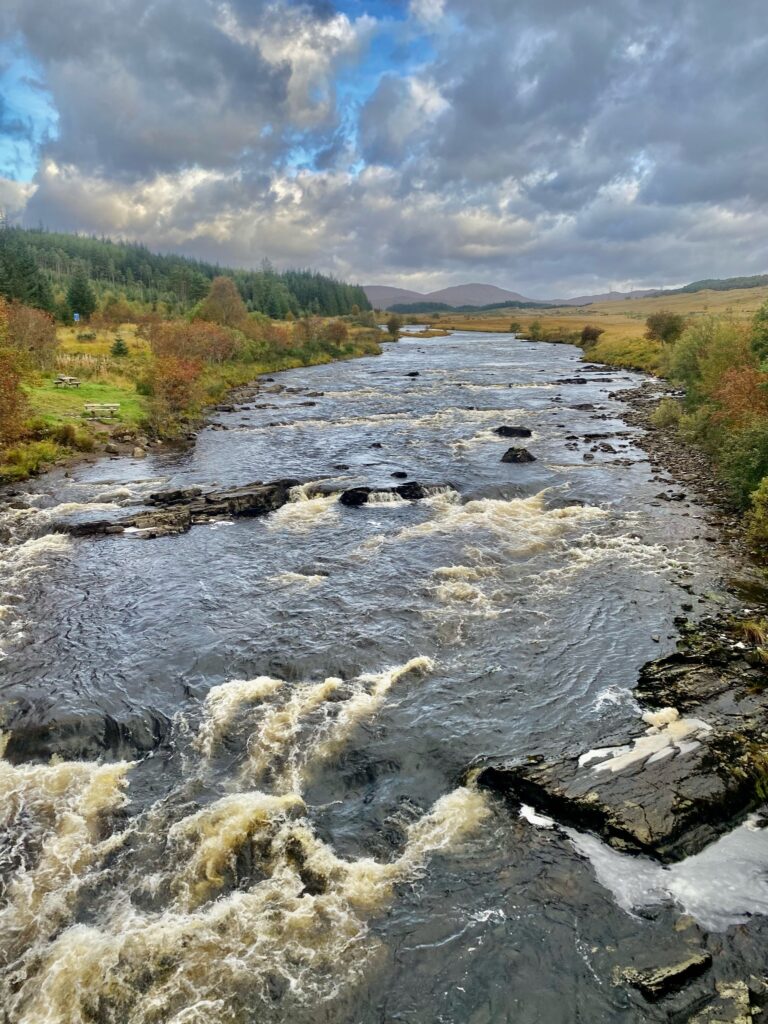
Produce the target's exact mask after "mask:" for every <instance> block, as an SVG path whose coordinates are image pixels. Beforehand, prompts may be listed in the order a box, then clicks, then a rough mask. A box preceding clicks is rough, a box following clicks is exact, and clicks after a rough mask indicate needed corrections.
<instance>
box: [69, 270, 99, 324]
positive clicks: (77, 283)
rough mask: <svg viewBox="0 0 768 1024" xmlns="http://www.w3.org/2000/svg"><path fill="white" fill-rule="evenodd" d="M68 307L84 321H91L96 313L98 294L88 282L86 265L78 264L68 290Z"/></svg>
mask: <svg viewBox="0 0 768 1024" xmlns="http://www.w3.org/2000/svg"><path fill="white" fill-rule="evenodd" d="M67 305H68V306H69V308H70V310H71V311H72V313H79V314H80V316H81V317H82V318H83V320H90V318H91V316H92V315H93V314H94V312H95V311H96V294H95V292H94V290H93V288H92V287H91V282H90V281H89V280H88V274H87V273H86V270H85V265H84V264H82V263H78V265H77V269H76V270H75V273H74V274H73V276H72V280H71V281H70V283H69V288H68V289H67Z"/></svg>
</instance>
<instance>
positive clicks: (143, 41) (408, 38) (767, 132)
mask: <svg viewBox="0 0 768 1024" xmlns="http://www.w3.org/2000/svg"><path fill="white" fill-rule="evenodd" d="M364 15H367V17H364ZM390 15H391V16H390ZM355 18H357V19H359V20H358V21H355V20H354V19H355ZM375 19H378V21H376V20H375ZM0 28H2V29H4V30H5V31H6V32H7V33H8V34H9V35H13V34H18V36H19V38H21V39H22V40H23V42H24V45H25V46H26V47H27V48H28V50H29V52H30V54H31V55H32V57H34V59H35V60H36V61H37V62H38V64H39V66H40V67H41V69H42V71H43V73H44V76H45V81H46V84H47V87H48V88H49V89H50V92H51V94H52V97H53V101H54V103H55V106H56V108H57V110H58V112H59V119H60V120H59V137H58V139H56V140H49V141H48V142H46V144H45V145H44V147H43V151H42V153H41V157H42V163H41V169H40V172H39V174H38V177H37V179H36V185H37V192H36V194H35V196H34V197H33V198H32V199H31V200H30V201H29V204H28V207H27V209H28V218H29V219H30V220H33V219H37V218H38V217H42V218H43V219H44V220H46V221H47V222H49V223H52V224H54V223H55V224H61V225H63V226H67V227H74V228H83V229H88V230H102V231H113V232H119V233H123V234H129V235H130V234H133V235H134V236H136V237H140V238H142V239H144V240H145V241H148V242H149V243H150V244H156V245H161V246H163V247H164V248H168V247H176V248H180V249H186V250H187V251H194V252H198V253H203V252H206V253H208V254H211V253H215V255H216V256H217V257H218V258H221V259H233V260H234V259H237V260H245V261H249V262H257V261H258V260H259V259H261V257H262V256H263V255H271V256H273V257H274V258H275V259H277V260H281V259H282V260H284V261H291V262H301V263H304V262H310V261H311V262H314V263H316V264H318V265H319V266H322V267H325V268H327V269H332V270H335V271H336V272H339V273H344V274H349V275H351V276H354V277H358V278H360V277H363V278H366V279H381V280H397V279H399V280H400V281H402V283H404V284H405V283H407V284H412V285H416V286H418V285H419V283H423V284H424V285H425V286H428V285H439V284H441V283H443V282H448V283H450V282H453V281H457V280H461V279H466V278H467V277H471V278H475V277H477V276H478V274H479V273H482V276H483V277H484V278H485V279H487V280H494V281H496V282H497V283H499V284H506V285H508V286H510V287H516V288H518V289H520V290H523V291H525V290H527V291H533V292H535V293H536V294H538V295H540V296H546V295H551V294H552V293H553V292H557V291H564V290H565V291H567V290H572V291H585V290H592V289H593V288H594V289H599V290H603V289H604V288H605V287H606V286H608V285H610V284H617V285H622V284H634V285H638V286H640V285H646V284H648V285H655V284H659V283H663V282H664V281H669V282H679V281H684V280H686V279H690V278H693V277H697V276H711V275H717V274H729V273H741V272H750V271H757V270H766V269H768V251H767V249H766V243H765V242H764V241H763V239H764V238H766V237H767V235H766V228H768V75H766V73H765V71H766V67H768V10H767V9H766V7H765V3H764V0H759V2H758V0H734V2H733V3H731V4H728V5H725V4H722V2H721V0H587V2H584V3H578V4H577V3H574V2H573V0H515V2H514V3H511V2H510V0H412V2H411V5H410V16H409V15H408V8H407V7H406V6H405V5H403V4H401V3H398V4H390V5H387V4H382V3H381V2H379V0H377V2H375V3H374V2H373V0H369V2H367V3H366V2H364V0H344V2H341V0H339V2H337V3H335V4H331V3H330V2H327V0H316V2H314V0H270V2H268V0H263V2H262V0H231V2H230V3H228V4H226V3H225V4H222V3H219V2H218V0H185V2H184V3H181V2H180V0H154V2H150V0H100V3H99V4H97V5H95V4H93V3H92V0H60V2H58V3H57V5H56V6H55V7H53V6H52V5H51V4H50V3H49V2H48V0H5V4H4V5H3V12H2V13H0ZM377 33H378V35H377ZM383 37H386V46H385V47H383V48H382V47H379V48H378V50H377V53H379V54H380V53H382V52H390V53H397V52H399V48H402V50H403V52H406V51H407V52H409V53H411V54H412V53H414V52H415V53H417V54H419V55H421V56H420V62H419V60H416V61H413V60H410V61H409V64H408V69H407V70H406V68H405V66H404V65H398V64H397V63H395V64H394V65H392V66H390V67H388V68H385V69H384V74H382V75H381V76H380V77H379V78H378V82H377V81H376V80H375V79H374V81H373V82H372V83H371V85H370V88H369V87H368V86H367V85H366V87H365V90H364V91H363V88H362V84H360V85H359V86H358V87H350V75H351V76H352V79H353V80H354V76H355V72H354V70H352V71H350V68H354V66H355V65H354V61H358V65H357V67H358V75H359V82H360V83H362V82H363V81H365V82H366V83H368V81H369V79H368V78H366V71H367V70H368V68H367V65H365V64H362V63H360V62H361V61H362V60H363V55H364V54H365V53H366V45H367V42H368V41H369V40H370V39H379V40H381V39H382V38H383ZM342 70H343V71H344V74H345V75H346V76H347V78H346V87H345V88H346V91H343V90H340V89H339V80H340V79H339V76H340V75H341V74H342ZM339 95H341V96H343V97H346V99H344V100H343V101H342V102H341V103H340V101H339ZM1 113H2V111H1V110H0V114H1ZM291 167H293V168H311V170H302V171H299V172H296V171H291Z"/></svg>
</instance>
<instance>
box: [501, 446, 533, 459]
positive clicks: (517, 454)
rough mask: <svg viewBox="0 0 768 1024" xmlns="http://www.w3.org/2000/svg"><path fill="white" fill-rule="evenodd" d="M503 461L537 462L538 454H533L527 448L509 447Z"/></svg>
mask: <svg viewBox="0 0 768 1024" xmlns="http://www.w3.org/2000/svg"><path fill="white" fill-rule="evenodd" d="M501 461H502V462H535V461H536V456H535V455H531V453H530V452H529V451H528V449H527V448H508V449H507V450H506V451H505V452H504V454H503V455H502V457H501Z"/></svg>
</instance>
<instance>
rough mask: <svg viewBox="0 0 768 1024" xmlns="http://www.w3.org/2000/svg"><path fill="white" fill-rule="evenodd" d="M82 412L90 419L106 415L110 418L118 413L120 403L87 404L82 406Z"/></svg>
mask: <svg viewBox="0 0 768 1024" xmlns="http://www.w3.org/2000/svg"><path fill="white" fill-rule="evenodd" d="M83 411H84V412H85V413H86V414H87V415H89V416H91V417H93V416H105V415H107V413H108V414H109V415H110V416H116V415H117V413H118V412H119V411H120V403H119V402H115V403H111V402H88V403H87V404H86V405H84V406H83Z"/></svg>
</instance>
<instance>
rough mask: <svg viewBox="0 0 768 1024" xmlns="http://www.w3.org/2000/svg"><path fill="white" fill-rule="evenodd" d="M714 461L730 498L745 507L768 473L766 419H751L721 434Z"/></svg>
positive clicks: (767, 429) (767, 424)
mask: <svg viewBox="0 0 768 1024" xmlns="http://www.w3.org/2000/svg"><path fill="white" fill-rule="evenodd" d="M717 461H718V464H719V467H720V473H721V476H722V477H723V479H724V480H725V482H726V483H727V484H728V486H729V487H730V489H731V490H732V492H733V494H734V497H735V498H736V500H737V501H738V502H739V504H740V505H742V506H743V507H746V505H747V504H748V502H749V497H750V495H751V494H752V492H753V491H755V490H757V488H758V486H759V485H760V483H761V481H762V480H763V477H765V476H768V420H755V421H754V422H753V423H752V424H751V425H750V426H748V427H745V428H744V429H742V430H736V431H733V432H732V433H727V434H725V436H724V437H723V438H722V443H721V445H720V448H719V451H718V453H717Z"/></svg>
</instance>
